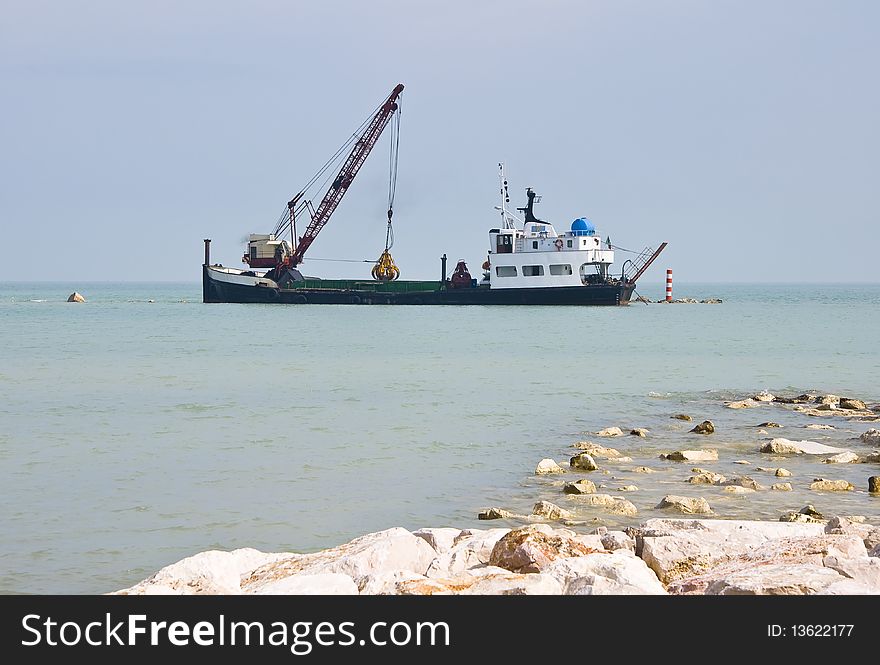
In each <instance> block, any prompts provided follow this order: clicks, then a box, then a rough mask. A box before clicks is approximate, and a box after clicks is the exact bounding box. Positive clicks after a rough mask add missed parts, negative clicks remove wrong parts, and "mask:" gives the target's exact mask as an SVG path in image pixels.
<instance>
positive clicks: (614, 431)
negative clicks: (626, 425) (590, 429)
mask: <svg viewBox="0 0 880 665" xmlns="http://www.w3.org/2000/svg"><path fill="white" fill-rule="evenodd" d="M596 436H623V430H622V429H620V428H619V427H606V428H605V429H603V430H599V431H598V432H596Z"/></svg>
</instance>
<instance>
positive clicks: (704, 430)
mask: <svg viewBox="0 0 880 665" xmlns="http://www.w3.org/2000/svg"><path fill="white" fill-rule="evenodd" d="M691 432H693V433H694V434H713V433H714V432H715V425H714V424H713V423H712V421H711V420H704V421H703V422H701V423H700V424H699V425H696V426H694V428H693V429H692V430H691Z"/></svg>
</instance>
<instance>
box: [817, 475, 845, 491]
mask: <svg viewBox="0 0 880 665" xmlns="http://www.w3.org/2000/svg"><path fill="white" fill-rule="evenodd" d="M810 489H811V490H816V491H820V492H848V491H850V490H854V489H855V485H853V484H852V483H850V482H847V481H846V480H827V479H825V478H816V479H815V480H814V481H813V482H812V483H810Z"/></svg>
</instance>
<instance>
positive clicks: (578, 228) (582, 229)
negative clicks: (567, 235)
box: [571, 217, 596, 236]
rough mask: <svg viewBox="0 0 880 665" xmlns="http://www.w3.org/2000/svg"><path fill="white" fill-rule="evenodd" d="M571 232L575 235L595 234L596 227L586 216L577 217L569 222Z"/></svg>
mask: <svg viewBox="0 0 880 665" xmlns="http://www.w3.org/2000/svg"><path fill="white" fill-rule="evenodd" d="M571 232H572V234H574V235H576V236H592V235H596V227H595V226H593V222H591V221H590V220H589V219H587V218H586V217H578V218H577V219H576V220H574V221H573V222H572V223H571Z"/></svg>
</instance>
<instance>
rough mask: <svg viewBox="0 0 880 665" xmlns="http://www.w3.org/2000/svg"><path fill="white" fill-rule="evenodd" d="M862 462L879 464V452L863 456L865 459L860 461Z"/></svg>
mask: <svg viewBox="0 0 880 665" xmlns="http://www.w3.org/2000/svg"><path fill="white" fill-rule="evenodd" d="M862 461H863V462H880V452H878V451H876V450H875V451H874V452H872V453H868V454H867V455H865V458H864V459H863V460H862Z"/></svg>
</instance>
